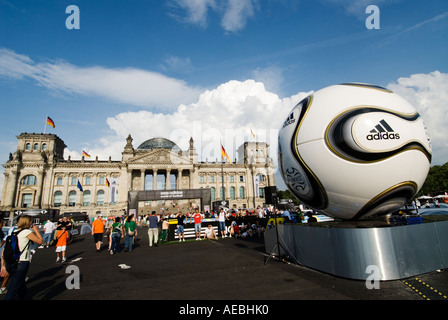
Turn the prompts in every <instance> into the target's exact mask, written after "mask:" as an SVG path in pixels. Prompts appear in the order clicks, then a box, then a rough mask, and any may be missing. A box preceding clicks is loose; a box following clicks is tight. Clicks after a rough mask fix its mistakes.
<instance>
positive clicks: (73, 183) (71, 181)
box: [70, 177, 78, 186]
mask: <svg viewBox="0 0 448 320" xmlns="http://www.w3.org/2000/svg"><path fill="white" fill-rule="evenodd" d="M77 184H78V178H76V177H72V178H71V180H70V185H71V186H76V185H77Z"/></svg>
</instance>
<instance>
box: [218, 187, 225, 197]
mask: <svg viewBox="0 0 448 320" xmlns="http://www.w3.org/2000/svg"><path fill="white" fill-rule="evenodd" d="M225 194H226V189H225V188H223V187H221V188H219V196H220V197H221V200H225V198H224V197H225Z"/></svg>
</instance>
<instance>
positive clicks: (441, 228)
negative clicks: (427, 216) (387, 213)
mask: <svg viewBox="0 0 448 320" xmlns="http://www.w3.org/2000/svg"><path fill="white" fill-rule="evenodd" d="M277 231H278V236H277ZM277 239H278V240H277ZM278 241H279V242H280V244H281V245H280V246H279V248H280V249H281V250H283V248H286V250H283V251H281V252H280V254H282V255H291V258H292V260H294V261H295V262H296V263H298V264H300V265H302V266H305V267H309V268H312V269H315V270H319V271H321V272H325V273H328V274H332V275H335V276H339V277H343V278H348V279H356V280H367V279H368V278H369V277H370V276H371V270H373V269H372V267H373V268H375V269H374V270H377V272H379V275H378V276H379V279H378V280H380V281H385V280H397V279H404V278H408V277H412V276H416V275H420V274H424V273H428V272H433V271H436V270H439V269H445V268H447V267H448V220H440V221H431V220H430V221H424V220H423V221H421V222H418V223H413V224H394V223H390V222H387V221H385V220H379V221H368V222H363V221H353V222H350V221H348V222H347V221H342V222H339V223H338V222H335V223H333V224H323V223H313V224H309V225H307V224H299V225H295V224H284V225H281V224H280V225H279V226H278V230H275V228H273V229H271V230H268V231H266V232H265V251H266V253H267V254H272V252H273V248H274V247H275V246H276V245H277V242H278Z"/></svg>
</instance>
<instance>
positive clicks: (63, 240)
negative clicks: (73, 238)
mask: <svg viewBox="0 0 448 320" xmlns="http://www.w3.org/2000/svg"><path fill="white" fill-rule="evenodd" d="M56 239H57V240H58V242H57V243H56V262H59V261H61V257H60V256H59V254H60V253H62V262H65V249H66V247H67V239H68V232H67V230H65V227H62V229H61V230H58V231H57V234H56Z"/></svg>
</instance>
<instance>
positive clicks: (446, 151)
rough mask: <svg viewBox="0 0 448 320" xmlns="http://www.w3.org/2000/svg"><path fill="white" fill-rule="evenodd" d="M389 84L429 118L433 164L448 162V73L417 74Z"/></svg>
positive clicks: (423, 115) (425, 118) (426, 121)
mask: <svg viewBox="0 0 448 320" xmlns="http://www.w3.org/2000/svg"><path fill="white" fill-rule="evenodd" d="M387 87H388V88H389V89H390V90H392V91H394V92H396V93H397V94H399V95H401V96H402V97H403V98H405V99H406V100H407V101H408V102H409V103H411V104H412V105H413V106H414V107H415V108H416V109H417V111H418V112H419V113H420V115H421V116H422V118H423V120H424V121H425V124H426V127H427V129H428V133H429V135H430V137H431V142H432V149H433V161H432V164H433V165H434V164H444V163H446V162H448V125H447V122H446V119H448V74H447V73H441V72H439V71H434V72H431V73H428V74H413V75H411V76H410V77H407V78H405V77H403V78H399V79H398V80H397V82H395V83H391V84H389V85H388V86H387Z"/></svg>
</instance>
